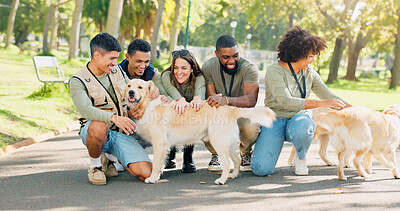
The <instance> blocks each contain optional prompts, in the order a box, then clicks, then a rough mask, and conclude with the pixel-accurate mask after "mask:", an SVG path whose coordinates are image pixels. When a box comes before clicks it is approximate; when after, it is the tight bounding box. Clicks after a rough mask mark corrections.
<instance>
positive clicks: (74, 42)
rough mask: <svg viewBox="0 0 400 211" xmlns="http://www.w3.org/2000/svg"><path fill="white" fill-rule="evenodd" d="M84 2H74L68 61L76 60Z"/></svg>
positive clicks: (82, 0) (76, 0)
mask: <svg viewBox="0 0 400 211" xmlns="http://www.w3.org/2000/svg"><path fill="white" fill-rule="evenodd" d="M83 3H84V0H75V10H74V17H73V18H72V26H71V32H70V36H69V37H70V40H69V56H68V58H69V59H73V58H76V57H77V56H78V53H79V28H80V23H81V19H82V9H83Z"/></svg>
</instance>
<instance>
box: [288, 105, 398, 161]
mask: <svg viewBox="0 0 400 211" xmlns="http://www.w3.org/2000/svg"><path fill="white" fill-rule="evenodd" d="M319 110H320V112H321V111H323V110H325V111H326V112H327V111H329V110H330V109H328V108H319ZM382 113H383V114H389V115H396V116H398V117H399V118H400V104H394V105H390V106H389V107H387V108H385V110H383V112H382ZM314 139H317V140H318V142H319V144H320V148H319V155H320V157H321V159H322V160H323V161H324V162H325V163H326V165H328V166H334V165H336V164H335V163H333V162H331V161H330V160H329V159H328V157H327V155H326V152H327V149H328V145H329V132H328V131H327V130H325V129H323V128H321V127H320V126H318V125H316V127H315V132H314ZM295 155H296V148H294V147H292V151H291V153H290V156H289V159H288V165H289V166H294V163H293V160H294V156H295ZM350 157H351V154H350V155H348V156H345V166H344V167H345V168H347V167H350V166H351V165H350V162H349V159H350Z"/></svg>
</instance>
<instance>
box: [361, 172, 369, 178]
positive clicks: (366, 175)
mask: <svg viewBox="0 0 400 211" xmlns="http://www.w3.org/2000/svg"><path fill="white" fill-rule="evenodd" d="M370 176H371V175H370V174H368V173H365V174H364V175H362V177H364V179H368V178H369V177H370Z"/></svg>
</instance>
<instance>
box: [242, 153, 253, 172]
mask: <svg viewBox="0 0 400 211" xmlns="http://www.w3.org/2000/svg"><path fill="white" fill-rule="evenodd" d="M240 157H242V162H241V163H240V171H251V167H250V163H251V155H244V156H242V155H240Z"/></svg>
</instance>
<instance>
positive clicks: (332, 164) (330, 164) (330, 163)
mask: <svg viewBox="0 0 400 211" xmlns="http://www.w3.org/2000/svg"><path fill="white" fill-rule="evenodd" d="M325 163H326V165H327V166H336V163H333V162H331V161H329V160H328V161H326V162H325Z"/></svg>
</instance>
